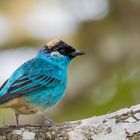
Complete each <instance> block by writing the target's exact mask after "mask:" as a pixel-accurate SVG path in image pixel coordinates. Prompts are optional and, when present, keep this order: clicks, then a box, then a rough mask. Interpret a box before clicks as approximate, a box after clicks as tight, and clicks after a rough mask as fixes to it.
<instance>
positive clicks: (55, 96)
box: [26, 90, 64, 108]
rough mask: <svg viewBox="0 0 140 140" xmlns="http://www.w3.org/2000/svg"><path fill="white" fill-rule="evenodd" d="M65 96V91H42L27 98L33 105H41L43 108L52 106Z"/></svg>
mask: <svg viewBox="0 0 140 140" xmlns="http://www.w3.org/2000/svg"><path fill="white" fill-rule="evenodd" d="M63 96H64V92H63V91H61V92H60V91H54V90H53V91H47V92H46V91H45V90H44V91H41V92H39V93H37V94H34V95H33V94H32V95H30V96H28V97H26V99H27V100H28V101H29V102H30V103H31V104H33V105H35V106H40V107H43V108H50V107H51V106H53V105H54V104H56V103H57V102H58V101H60V100H61V99H62V97H63Z"/></svg>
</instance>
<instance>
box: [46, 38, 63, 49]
mask: <svg viewBox="0 0 140 140" xmlns="http://www.w3.org/2000/svg"><path fill="white" fill-rule="evenodd" d="M60 42H61V40H59V39H53V40H51V41H49V42H48V43H47V46H48V48H52V47H54V46H55V45H58V44H59V43H60Z"/></svg>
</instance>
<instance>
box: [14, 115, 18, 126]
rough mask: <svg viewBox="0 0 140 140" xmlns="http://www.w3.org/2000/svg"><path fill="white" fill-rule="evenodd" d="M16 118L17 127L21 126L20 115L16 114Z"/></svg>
mask: <svg viewBox="0 0 140 140" xmlns="http://www.w3.org/2000/svg"><path fill="white" fill-rule="evenodd" d="M15 118H16V123H17V126H19V114H18V113H15Z"/></svg>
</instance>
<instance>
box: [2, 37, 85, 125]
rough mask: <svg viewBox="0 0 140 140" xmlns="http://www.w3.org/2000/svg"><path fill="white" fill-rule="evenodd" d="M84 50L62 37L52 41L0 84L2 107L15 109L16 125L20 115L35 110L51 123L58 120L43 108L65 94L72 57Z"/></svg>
mask: <svg viewBox="0 0 140 140" xmlns="http://www.w3.org/2000/svg"><path fill="white" fill-rule="evenodd" d="M84 54H85V52H83V51H79V50H77V49H75V48H74V47H72V46H71V45H69V44H67V43H66V42H64V41H62V40H60V39H57V38H56V39H53V40H51V41H49V42H48V43H46V44H45V45H43V46H42V47H41V49H40V50H39V52H38V53H37V55H36V56H35V57H34V58H32V59H30V60H28V61H27V62H25V63H23V64H22V65H21V66H20V67H19V68H17V69H16V70H15V71H14V72H13V74H12V75H11V76H10V78H8V79H7V80H6V81H5V82H4V84H3V85H2V86H1V87H0V108H11V109H12V110H13V111H14V112H15V118H16V124H17V126H19V115H28V114H36V113H39V114H40V115H42V116H43V117H45V118H46V121H47V122H48V124H51V125H53V124H55V122H54V121H52V120H51V119H50V118H48V117H47V116H46V115H45V114H43V113H41V112H40V108H43V109H48V108H50V107H52V106H54V105H55V104H56V103H58V102H59V101H60V100H61V99H62V98H63V97H64V95H65V90H66V87H67V81H68V66H69V64H70V63H71V60H73V58H75V57H76V56H80V55H84Z"/></svg>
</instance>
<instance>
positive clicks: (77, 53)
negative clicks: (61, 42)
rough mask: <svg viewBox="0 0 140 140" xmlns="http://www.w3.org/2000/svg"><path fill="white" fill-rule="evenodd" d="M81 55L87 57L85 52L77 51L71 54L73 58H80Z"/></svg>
mask: <svg viewBox="0 0 140 140" xmlns="http://www.w3.org/2000/svg"><path fill="white" fill-rule="evenodd" d="M79 55H85V52H83V51H79V50H76V51H74V52H72V53H71V56H72V57H75V56H79Z"/></svg>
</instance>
